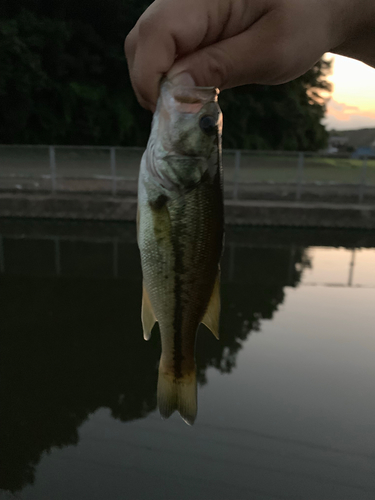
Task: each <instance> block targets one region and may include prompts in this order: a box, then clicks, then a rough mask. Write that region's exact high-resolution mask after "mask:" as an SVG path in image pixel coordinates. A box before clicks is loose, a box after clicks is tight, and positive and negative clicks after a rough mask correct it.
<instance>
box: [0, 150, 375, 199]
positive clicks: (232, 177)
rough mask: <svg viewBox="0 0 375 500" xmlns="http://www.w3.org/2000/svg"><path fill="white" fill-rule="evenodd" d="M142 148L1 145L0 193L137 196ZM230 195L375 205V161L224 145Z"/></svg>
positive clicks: (232, 196) (225, 172)
mask: <svg viewBox="0 0 375 500" xmlns="http://www.w3.org/2000/svg"><path fill="white" fill-rule="evenodd" d="M143 151H144V150H143V148H122V147H104V146H24V145H22V146H14V145H12V146H7V145H1V146H0V191H3V192H4V191H8V192H9V191H13V192H17V191H25V192H35V193H36V192H41V193H51V192H52V193H57V192H71V193H74V192H76V193H78V192H80V193H99V194H100V193H102V194H110V195H112V196H126V195H127V196H135V195H136V192H137V178H138V172H139V164H140V161H141V157H142V153H143ZM223 165H224V189H225V197H226V198H227V199H235V200H285V201H307V202H309V201H311V202H313V201H322V202H338V203H341V202H347V203H364V202H366V203H375V159H370V158H365V157H364V158H352V157H351V156H350V155H349V154H347V155H343V154H340V155H329V156H328V155H322V154H317V153H310V152H305V153H304V152H289V151H288V152H278V151H248V150H224V151H223Z"/></svg>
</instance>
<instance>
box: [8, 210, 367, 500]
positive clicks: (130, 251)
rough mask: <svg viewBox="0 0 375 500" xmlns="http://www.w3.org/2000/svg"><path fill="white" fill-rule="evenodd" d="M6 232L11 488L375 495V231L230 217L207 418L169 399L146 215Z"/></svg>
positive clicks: (134, 494)
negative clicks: (145, 300)
mask: <svg viewBox="0 0 375 500" xmlns="http://www.w3.org/2000/svg"><path fill="white" fill-rule="evenodd" d="M0 234H1V236H0V272H1V275H0V304H1V315H0V325H1V330H0V380H1V385H0V398H1V401H0V403H1V406H0V440H1V443H2V444H1V447H0V463H1V469H0V488H1V493H0V498H2V499H8V498H9V499H10V498H17V499H20V500H52V499H53V500H68V499H69V500H82V499H86V498H87V499H90V500H96V499H97V500H99V499H100V500H102V499H109V500H117V499H124V498H126V499H131V500H144V499H149V498H151V499H153V500H159V499H160V500H161V499H163V500H173V499H179V500H185V499H186V500H192V499H199V500H211V499H212V500H224V499H227V498H233V499H236V500H245V499H246V500H247V499H249V498H251V499H255V500H258V499H259V500H265V499H303V500H309V499H311V500H317V499H319V500H324V499H327V500H333V499H338V500H349V499H350V500H352V499H361V500H365V499H374V498H375V236H374V234H373V232H368V233H366V232H361V231H349V232H347V231H331V230H326V231H314V230H286V229H262V228H259V229H254V228H253V229H252V228H247V229H246V228H238V229H231V228H228V231H227V236H226V250H225V254H224V257H223V263H222V287H221V294H222V314H221V339H220V341H217V340H216V339H215V338H214V337H213V335H212V334H211V333H209V331H208V330H206V329H205V328H204V327H201V329H200V332H199V337H198V342H197V350H196V358H197V359H196V360H197V370H198V379H199V388H198V416H197V420H196V423H195V424H194V426H193V427H188V426H187V425H186V424H185V423H184V422H183V421H182V420H181V418H180V417H179V416H178V415H176V414H175V415H173V416H172V417H171V418H170V419H169V420H167V421H163V420H161V418H160V417H159V414H158V411H157V407H156V383H157V366H158V359H159V356H160V341H159V333H158V331H157V328H156V329H155V331H154V332H153V335H152V338H151V340H150V341H149V342H145V341H144V340H143V337H142V331H141V324H140V303H141V273H140V266H139V256H138V250H137V247H136V242H135V226H134V225H132V224H119V223H116V224H115V223H113V224H110V223H106V224H104V223H73V222H71V223H68V222H65V223H63V222H53V221H50V222H48V221H45V222H43V221H41V222H32V221H22V220H19V221H16V220H15V221H11V220H8V221H7V220H2V221H0Z"/></svg>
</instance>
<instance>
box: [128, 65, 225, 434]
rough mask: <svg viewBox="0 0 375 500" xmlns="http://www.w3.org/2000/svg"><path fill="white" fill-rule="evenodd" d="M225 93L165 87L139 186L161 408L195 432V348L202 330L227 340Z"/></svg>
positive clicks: (146, 321)
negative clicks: (223, 287) (221, 98)
mask: <svg viewBox="0 0 375 500" xmlns="http://www.w3.org/2000/svg"><path fill="white" fill-rule="evenodd" d="M218 93H219V91H218V89H216V88H214V87H196V86H195V84H194V81H193V80H192V78H191V77H190V75H187V74H185V75H182V78H178V79H177V81H176V79H175V80H168V79H165V80H164V81H163V82H162V83H161V86H160V94H159V98H158V102H157V105H156V110H155V113H154V116H153V120H152V125H151V133H150V136H149V140H148V143H147V148H146V150H145V152H144V154H143V156H142V160H141V165H140V171H139V181H138V212H137V241H138V247H139V250H140V257H141V266H142V274H143V297H142V310H141V320H142V326H143V336H144V339H145V340H148V339H149V338H150V336H151V330H152V328H153V326H154V324H155V323H156V322H158V323H159V330H160V336H161V357H160V362H159V373H158V387H157V402H158V407H159V412H160V414H161V416H162V418H163V419H166V418H168V417H169V416H170V415H172V413H174V411H175V410H177V411H178V412H179V414H180V415H181V417H182V419H183V420H184V421H185V422H186V423H187V424H189V425H192V424H193V423H194V421H195V418H196V414H197V376H196V365H195V343H196V337H197V330H198V327H199V325H200V323H203V324H204V325H205V326H206V327H208V328H209V329H210V330H211V331H212V333H213V334H214V335H215V337H217V338H219V316H220V258H221V255H222V249H223V237H224V203H223V169H222V149H221V135H222V123H223V119H222V112H221V110H220V107H219V104H218Z"/></svg>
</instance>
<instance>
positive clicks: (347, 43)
mask: <svg viewBox="0 0 375 500" xmlns="http://www.w3.org/2000/svg"><path fill="white" fill-rule="evenodd" d="M340 1H342V0H340ZM348 2H349V3H348V8H347V9H346V12H345V17H346V18H347V19H346V20H344V26H343V36H342V40H340V43H339V44H338V45H337V46H335V47H333V48H332V50H331V52H333V53H335V54H339V55H342V56H346V57H352V58H354V59H358V60H360V61H363V62H364V63H366V64H369V65H370V66H373V67H375V0H348Z"/></svg>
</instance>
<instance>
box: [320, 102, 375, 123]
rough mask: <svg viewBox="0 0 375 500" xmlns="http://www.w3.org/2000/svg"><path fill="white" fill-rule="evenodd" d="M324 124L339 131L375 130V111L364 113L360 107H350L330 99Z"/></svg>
mask: <svg viewBox="0 0 375 500" xmlns="http://www.w3.org/2000/svg"><path fill="white" fill-rule="evenodd" d="M324 124H325V125H326V126H327V127H328V128H334V129H337V130H340V129H343V130H345V129H355V128H367V127H374V128H375V110H369V111H364V110H362V109H360V108H359V107H358V106H350V105H348V104H345V103H343V102H338V101H335V100H334V99H330V100H329V101H328V103H327V114H326V117H325V119H324Z"/></svg>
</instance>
